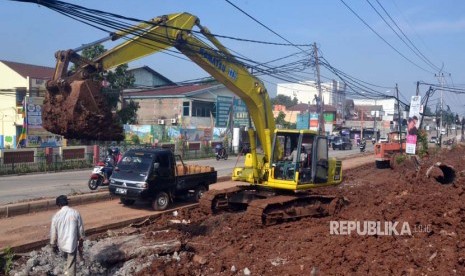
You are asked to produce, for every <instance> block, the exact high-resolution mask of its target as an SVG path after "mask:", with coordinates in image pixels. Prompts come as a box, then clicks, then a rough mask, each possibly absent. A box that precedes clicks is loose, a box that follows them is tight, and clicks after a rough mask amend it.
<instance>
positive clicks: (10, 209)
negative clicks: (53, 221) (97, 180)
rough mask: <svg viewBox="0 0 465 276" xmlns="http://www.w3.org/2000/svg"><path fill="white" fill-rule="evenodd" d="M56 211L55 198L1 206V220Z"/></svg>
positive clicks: (77, 199)
mask: <svg viewBox="0 0 465 276" xmlns="http://www.w3.org/2000/svg"><path fill="white" fill-rule="evenodd" d="M228 180H231V176H220V177H218V178H217V182H225V181H228ZM68 199H69V206H77V205H83V204H88V203H95V202H99V201H104V200H113V199H114V197H112V196H111V195H110V193H109V192H108V190H105V191H101V192H100V191H99V192H92V193H88V194H82V195H75V196H68ZM56 209H57V206H56V204H55V199H54V198H49V199H40V200H32V201H28V202H21V203H13V204H7V205H3V206H0V219H3V218H11V217H14V216H19V215H26V214H30V213H36V212H43V211H49V210H56Z"/></svg>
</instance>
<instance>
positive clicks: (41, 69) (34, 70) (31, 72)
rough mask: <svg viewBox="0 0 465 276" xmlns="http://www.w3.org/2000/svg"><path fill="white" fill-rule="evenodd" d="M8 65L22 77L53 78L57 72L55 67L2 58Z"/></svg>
mask: <svg viewBox="0 0 465 276" xmlns="http://www.w3.org/2000/svg"><path fill="white" fill-rule="evenodd" d="M0 62H2V63H4V64H5V65H6V66H8V67H10V68H11V69H12V70H13V71H15V72H16V73H18V74H20V75H21V76H22V77H24V78H27V77H30V78H35V79H51V78H52V77H53V74H54V73H55V68H52V67H45V66H38V65H32V64H25V63H19V62H13V61H6V60H0Z"/></svg>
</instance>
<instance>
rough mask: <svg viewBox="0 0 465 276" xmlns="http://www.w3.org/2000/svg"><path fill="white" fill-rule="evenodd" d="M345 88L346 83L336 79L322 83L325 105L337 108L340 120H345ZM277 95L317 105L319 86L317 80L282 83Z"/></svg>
mask: <svg viewBox="0 0 465 276" xmlns="http://www.w3.org/2000/svg"><path fill="white" fill-rule="evenodd" d="M345 90H346V86H345V84H344V83H342V82H338V81H336V80H333V81H331V82H324V83H321V92H322V97H323V102H324V104H325V105H330V106H333V107H335V108H336V114H337V116H336V117H337V120H338V121H342V120H343V112H344V102H345V98H346V92H345ZM277 95H285V96H288V97H290V98H291V99H293V98H294V97H295V98H297V100H298V102H299V103H303V104H309V103H310V104H313V105H315V104H316V100H315V97H317V96H318V88H317V84H316V82H315V81H305V82H299V83H280V84H278V86H277ZM339 123H340V122H339Z"/></svg>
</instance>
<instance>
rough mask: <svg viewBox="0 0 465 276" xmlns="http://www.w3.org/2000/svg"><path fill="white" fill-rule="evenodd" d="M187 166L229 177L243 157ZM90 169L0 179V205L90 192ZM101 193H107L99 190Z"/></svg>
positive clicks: (369, 147) (354, 151)
mask: <svg viewBox="0 0 465 276" xmlns="http://www.w3.org/2000/svg"><path fill="white" fill-rule="evenodd" d="M372 149H373V146H372V145H371V143H368V144H367V150H368V151H370V150H372ZM359 151H360V150H359V148H358V147H356V146H354V147H353V149H352V150H343V151H341V150H332V149H330V150H329V156H334V157H336V158H343V157H347V156H352V155H357V153H359ZM186 163H187V164H194V165H201V166H213V167H215V169H216V170H217V171H218V176H219V177H220V176H228V175H231V172H232V169H233V168H234V167H235V166H242V164H243V163H244V157H243V156H239V157H236V156H230V157H229V159H228V160H219V161H217V160H216V159H203V160H196V161H188V162H186ZM91 171H92V169H86V170H76V171H68V172H58V173H40V174H27V175H12V176H3V177H0V205H4V204H8V203H14V202H18V201H25V200H32V199H39V198H44V197H56V196H59V195H73V194H82V193H89V192H91V191H90V189H89V188H88V187H87V181H88V180H89V177H90V173H91ZM100 189H106V187H101V188H100Z"/></svg>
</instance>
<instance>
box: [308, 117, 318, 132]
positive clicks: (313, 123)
mask: <svg viewBox="0 0 465 276" xmlns="http://www.w3.org/2000/svg"><path fill="white" fill-rule="evenodd" d="M318 117H319V116H318V113H310V130H315V131H318Z"/></svg>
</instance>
